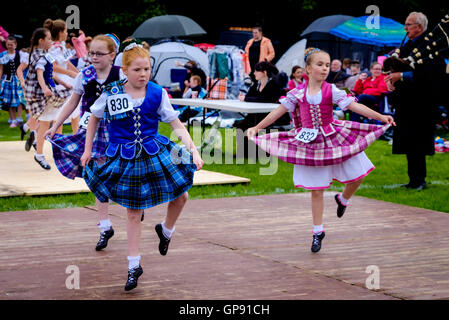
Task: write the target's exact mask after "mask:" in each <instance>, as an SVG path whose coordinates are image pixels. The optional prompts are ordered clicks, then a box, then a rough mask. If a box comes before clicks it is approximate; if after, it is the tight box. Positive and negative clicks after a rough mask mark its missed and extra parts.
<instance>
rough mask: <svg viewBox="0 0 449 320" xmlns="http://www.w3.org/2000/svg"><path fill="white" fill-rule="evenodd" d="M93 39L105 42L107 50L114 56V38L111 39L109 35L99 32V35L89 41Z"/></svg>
mask: <svg viewBox="0 0 449 320" xmlns="http://www.w3.org/2000/svg"><path fill="white" fill-rule="evenodd" d="M94 41H103V42H106V47H107V48H108V51H109V52H111V53H113V54H114V58H115V52H116V51H115V42H114V40H112V39H111V37H109V36H107V35H104V34H99V35H97V36H95V37H94V38H93V39H92V41H91V42H90V43H92V42H94Z"/></svg>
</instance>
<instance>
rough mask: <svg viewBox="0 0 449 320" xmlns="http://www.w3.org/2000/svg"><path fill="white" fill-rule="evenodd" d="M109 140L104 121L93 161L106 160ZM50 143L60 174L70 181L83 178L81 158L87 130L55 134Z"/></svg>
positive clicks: (94, 147) (94, 148) (100, 125)
mask: <svg viewBox="0 0 449 320" xmlns="http://www.w3.org/2000/svg"><path fill="white" fill-rule="evenodd" d="M108 139H109V136H108V132H107V129H106V125H105V121H104V120H103V119H102V120H101V121H100V123H99V125H98V130H97V133H96V134H95V137H94V141H93V144H92V159H94V160H103V159H105V157H106V156H105V152H106V147H107V144H108ZM48 141H50V142H51V145H52V149H53V158H54V160H55V164H56V167H57V168H58V170H59V172H61V174H62V175H63V176H64V177H67V178H69V179H75V178H76V177H79V178H82V177H83V170H84V168H83V167H82V166H81V157H82V155H83V153H84V147H85V144H86V130H85V129H83V128H79V129H78V132H77V133H76V134H73V135H61V134H55V135H54V136H53V139H48Z"/></svg>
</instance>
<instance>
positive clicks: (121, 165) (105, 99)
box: [81, 42, 204, 291]
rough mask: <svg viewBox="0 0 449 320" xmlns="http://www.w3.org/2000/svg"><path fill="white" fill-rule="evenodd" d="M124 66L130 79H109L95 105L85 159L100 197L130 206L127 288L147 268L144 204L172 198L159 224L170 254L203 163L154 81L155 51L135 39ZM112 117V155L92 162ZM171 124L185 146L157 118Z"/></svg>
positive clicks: (164, 250) (163, 244)
mask: <svg viewBox="0 0 449 320" xmlns="http://www.w3.org/2000/svg"><path fill="white" fill-rule="evenodd" d="M122 68H123V71H124V73H125V75H126V76H127V80H120V81H117V82H113V83H111V84H109V85H108V86H107V87H106V88H105V91H104V93H103V94H102V95H101V96H100V98H99V99H98V100H97V101H96V102H95V103H94V104H93V105H92V107H91V112H92V116H91V117H90V120H89V124H88V126H87V134H86V146H85V151H84V154H83V156H82V158H81V163H82V165H83V166H85V171H84V177H85V180H86V183H87V185H88V186H89V188H90V189H91V190H92V192H93V193H94V194H95V196H96V197H97V198H98V199H99V200H100V201H107V199H111V200H113V201H114V202H117V203H118V204H120V205H122V206H124V207H126V208H127V216H128V219H127V235H128V261H129V264H128V280H127V282H126V285H125V290H126V291H128V290H131V289H133V288H135V287H136V286H137V279H138V278H139V277H140V275H141V274H142V273H143V270H142V267H141V265H140V255H139V245H140V235H141V228H142V227H141V216H142V211H143V209H145V208H151V207H154V206H156V205H158V204H161V203H164V202H169V204H168V209H167V215H166V217H165V221H163V222H162V223H160V224H157V225H156V227H155V229H156V233H157V235H158V237H159V239H160V242H159V252H160V254H161V255H165V254H166V253H167V250H168V245H169V243H170V239H171V236H172V233H173V232H174V230H175V223H176V220H177V219H178V217H179V215H180V214H181V211H182V209H183V207H184V205H185V203H186V201H187V198H188V194H187V190H188V189H190V188H191V186H192V184H193V175H194V172H195V170H200V169H201V168H202V166H203V164H204V162H203V160H202V159H201V157H200V155H199V153H198V151H197V149H196V147H195V145H194V144H193V141H192V139H191V137H190V135H189V133H188V132H187V130H186V129H185V128H184V126H183V125H182V123H181V122H180V121H179V119H178V114H179V112H177V111H175V110H174V109H173V107H172V106H171V104H170V102H169V99H168V95H167V93H166V91H165V90H164V89H163V88H162V87H160V86H158V85H156V84H154V83H152V82H149V79H150V74H151V64H150V54H149V52H148V50H145V49H144V48H142V46H141V45H139V44H137V43H135V42H131V43H130V44H129V45H128V46H127V47H126V48H125V50H124V53H123V59H122ZM103 117H104V118H105V119H106V121H107V127H108V132H109V144H108V147H107V149H106V156H107V160H106V162H105V163H104V164H102V165H99V164H98V163H96V162H93V161H92V162H90V159H91V156H92V154H91V148H92V140H93V137H94V134H95V131H96V127H97V124H98V122H99V121H100V119H101V118H103ZM159 117H160V118H161V121H163V122H166V123H170V125H171V127H172V129H173V131H174V132H175V133H176V134H177V136H178V137H179V138H180V139H181V141H182V142H183V143H184V145H185V146H186V148H187V150H189V151H190V152H188V151H186V150H185V148H181V147H180V146H178V145H177V144H175V143H174V142H172V141H170V140H169V139H168V138H167V137H165V136H162V135H159V134H158V121H159Z"/></svg>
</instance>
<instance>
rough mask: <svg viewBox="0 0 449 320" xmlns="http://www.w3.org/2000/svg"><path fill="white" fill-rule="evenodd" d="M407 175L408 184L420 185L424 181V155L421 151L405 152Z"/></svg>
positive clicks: (425, 172)
mask: <svg viewBox="0 0 449 320" xmlns="http://www.w3.org/2000/svg"><path fill="white" fill-rule="evenodd" d="M407 166H408V176H409V178H410V184H412V185H420V184H423V183H424V182H425V181H426V174H427V171H426V155H425V154H422V153H408V154H407Z"/></svg>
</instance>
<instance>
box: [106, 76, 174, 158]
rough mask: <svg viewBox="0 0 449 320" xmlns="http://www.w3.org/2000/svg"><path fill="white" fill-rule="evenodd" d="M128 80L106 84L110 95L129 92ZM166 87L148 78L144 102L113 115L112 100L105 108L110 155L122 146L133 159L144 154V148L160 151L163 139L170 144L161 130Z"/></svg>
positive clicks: (148, 152)
mask: <svg viewBox="0 0 449 320" xmlns="http://www.w3.org/2000/svg"><path fill="white" fill-rule="evenodd" d="M124 83H125V80H120V81H115V82H112V83H110V84H108V85H107V86H106V88H105V91H104V92H106V94H107V95H108V96H112V95H117V94H122V93H125V87H124ZM162 90H163V88H162V87H161V86H159V85H157V84H154V83H152V82H148V84H147V91H146V96H145V99H144V101H143V103H142V104H141V105H140V106H136V107H134V108H133V109H132V110H131V111H128V112H125V113H120V114H117V115H111V114H110V113H109V108H108V104H107V103H106V108H105V119H106V121H107V127H108V132H109V145H108V148H107V150H106V155H107V156H108V157H113V156H114V155H115V154H116V153H117V151H118V150H119V149H120V155H121V156H122V157H123V158H125V159H133V158H135V157H138V156H139V155H140V154H141V151H142V149H143V150H145V152H146V153H147V154H149V155H154V154H156V153H158V152H159V145H158V144H159V143H162V144H165V145H166V144H168V143H169V139H168V138H167V137H164V136H161V135H159V134H158V125H159V115H158V113H157V110H158V109H159V106H160V104H161V100H162Z"/></svg>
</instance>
